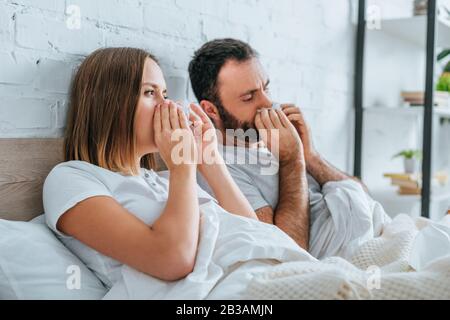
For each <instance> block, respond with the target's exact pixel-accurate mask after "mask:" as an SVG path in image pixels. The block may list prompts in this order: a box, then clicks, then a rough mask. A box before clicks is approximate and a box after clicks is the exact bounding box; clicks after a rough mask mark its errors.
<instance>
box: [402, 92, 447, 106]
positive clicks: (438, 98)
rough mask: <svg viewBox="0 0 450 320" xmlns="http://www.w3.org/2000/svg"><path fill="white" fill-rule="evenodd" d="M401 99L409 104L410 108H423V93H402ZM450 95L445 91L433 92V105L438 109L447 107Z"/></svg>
mask: <svg viewBox="0 0 450 320" xmlns="http://www.w3.org/2000/svg"><path fill="white" fill-rule="evenodd" d="M400 95H401V97H402V98H403V101H405V102H407V103H409V104H410V105H411V106H423V105H424V104H425V92H423V91H402V92H401V94H400ZM449 101H450V95H449V93H448V92H446V91H435V92H434V105H436V106H440V107H448V106H449Z"/></svg>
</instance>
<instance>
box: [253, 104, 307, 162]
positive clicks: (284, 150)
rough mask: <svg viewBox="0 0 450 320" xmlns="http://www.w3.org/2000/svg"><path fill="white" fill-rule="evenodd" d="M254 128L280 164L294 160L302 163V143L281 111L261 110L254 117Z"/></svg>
mask: <svg viewBox="0 0 450 320" xmlns="http://www.w3.org/2000/svg"><path fill="white" fill-rule="evenodd" d="M255 126H256V129H258V130H259V133H260V134H261V138H262V140H263V142H264V143H265V144H266V146H267V148H269V150H270V151H271V152H272V154H273V155H275V156H276V157H277V158H278V159H279V161H280V163H282V162H290V161H295V160H300V161H302V162H304V156H303V144H302V141H301V140H300V137H299V135H297V134H296V129H295V127H294V126H293V124H292V123H291V122H290V121H289V119H288V117H287V116H286V115H285V114H284V113H283V112H282V111H280V110H273V109H261V111H259V112H258V113H257V115H256V117H255Z"/></svg>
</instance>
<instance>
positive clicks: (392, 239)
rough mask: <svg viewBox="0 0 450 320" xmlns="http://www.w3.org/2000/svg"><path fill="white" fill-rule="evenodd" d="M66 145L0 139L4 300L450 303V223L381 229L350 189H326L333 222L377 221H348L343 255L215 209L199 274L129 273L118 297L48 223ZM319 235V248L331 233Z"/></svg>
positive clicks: (374, 209)
mask: <svg viewBox="0 0 450 320" xmlns="http://www.w3.org/2000/svg"><path fill="white" fill-rule="evenodd" d="M62 146H63V141H62V139H60V138H55V139H53V138H50V139H0V152H1V159H0V299H402V298H406V299H442V298H443V299H450V221H448V219H447V220H446V221H444V222H443V223H441V224H437V223H431V221H429V220H426V219H423V218H418V219H416V220H413V219H411V218H410V217H408V216H406V215H399V216H398V217H396V218H395V219H394V220H393V221H389V223H388V222H387V221H385V220H383V219H381V220H380V217H382V213H383V212H382V208H380V206H377V205H376V204H373V203H369V202H367V203H366V202H364V201H365V200H364V201H363V200H361V201H360V202H361V203H355V202H352V201H353V200H351V199H352V198H358V197H362V198H364V197H366V196H365V193H363V192H364V191H363V190H362V188H361V187H360V186H359V185H357V184H356V183H354V182H352V181H350V180H348V181H347V182H344V183H330V184H328V185H327V186H326V188H325V187H324V190H325V191H324V192H329V194H328V196H329V198H328V200H329V202H330V205H331V204H332V207H333V208H334V209H333V210H335V212H332V214H335V215H336V216H333V217H330V219H328V220H329V221H328V223H331V224H332V223H334V222H333V221H337V220H339V219H336V217H337V215H341V216H344V217H347V219H349V218H348V217H350V216H352V215H353V216H355V215H359V216H361V217H362V216H363V215H364V214H367V213H368V214H369V216H368V217H365V218H364V219H363V220H364V221H363V222H364V223H366V224H367V230H368V232H361V230H360V229H361V226H362V224H361V223H360V224H358V223H355V224H354V225H353V226H351V224H352V223H353V220H352V221H349V220H343V226H342V228H346V229H345V230H340V232H339V233H337V236H339V239H343V238H342V237H341V234H349V235H351V236H350V239H344V240H345V241H344V242H345V245H344V244H343V245H342V246H341V248H339V250H337V251H336V250H334V249H333V250H331V249H330V250H329V252H328V253H329V254H327V252H326V251H325V252H322V253H321V257H320V258H319V257H316V256H312V255H311V254H309V253H308V252H306V251H304V250H302V249H300V248H299V247H298V246H297V245H296V244H295V243H294V242H293V241H292V239H290V238H289V237H287V235H285V234H284V233H283V232H281V231H280V230H279V229H278V228H277V227H274V226H270V225H267V224H263V223H261V222H258V221H251V222H249V221H248V219H245V218H242V217H237V216H235V215H230V214H229V213H227V212H224V211H221V210H219V209H218V208H217V206H216V207H212V203H209V204H204V205H202V207H201V208H202V209H203V211H205V212H208V214H204V213H203V214H202V218H201V228H200V229H201V234H200V243H199V250H198V255H197V260H196V265H195V267H194V271H193V272H192V274H190V275H189V276H188V277H186V278H185V279H182V280H180V281H178V282H175V283H166V282H164V281H160V280H158V279H155V278H152V277H150V276H147V275H144V274H142V273H139V272H137V271H136V270H133V269H132V268H129V267H127V266H124V268H123V278H124V279H123V281H122V283H119V284H118V285H117V286H116V285H115V286H114V287H113V288H112V289H111V290H109V288H108V289H107V288H105V287H104V285H103V284H102V283H101V281H100V280H99V279H98V278H96V276H95V275H94V274H93V273H92V272H91V271H90V270H89V269H88V268H87V267H86V266H85V265H84V264H83V263H82V262H81V261H80V260H79V259H78V258H77V257H76V256H74V255H73V254H72V253H71V252H70V251H69V250H68V249H67V248H65V247H64V245H63V244H62V243H61V242H59V240H58V239H57V238H56V237H55V236H54V234H53V233H52V232H51V231H50V229H49V228H48V227H47V226H46V224H45V219H44V217H43V215H42V214H43V205H42V185H43V182H44V180H45V178H46V176H47V174H48V173H49V171H50V170H51V169H52V168H53V167H54V166H55V165H56V164H58V163H60V162H61V161H63V159H62ZM158 163H159V166H158V168H157V169H163V166H162V162H161V161H158ZM346 184H347V185H346ZM343 190H344V191H345V192H343ZM349 201H350V202H349ZM363 202H364V203H363ZM355 204H356V205H355ZM208 206H210V207H208ZM333 210H332V211H333ZM355 210H356V211H355ZM357 210H359V211H360V212H359V213H358V211H357ZM353 219H354V218H353ZM354 220H358V219H354ZM349 222H352V223H349ZM321 228H322V229H321ZM352 228H353V229H352ZM364 228H366V227H364ZM312 230H313V231H314V230H315V226H314V223H312ZM317 230H319V231H320V232H317V233H318V235H316V236H314V235H312V238H313V239H312V242H313V246H312V247H314V241H315V240H314V237H316V238H317V239H319V240H320V237H319V234H320V233H321V232H322V234H323V233H324V232H327V231H326V229H325V227H319V229H317ZM313 231H312V232H313ZM355 231H357V234H356V233H355ZM268 234H270V235H271V237H268V236H267V235H268ZM330 237H331V236H330ZM333 239H334V238H333ZM336 239H338V238H336ZM336 241H337V240H336ZM339 241H340V240H339ZM316 242H317V243H320V241H316ZM321 245H322V244H321ZM344 249H345V250H344ZM435 249H437V250H435ZM311 250H314V248H312V249H311ZM125 287H126V288H128V290H124V288H125Z"/></svg>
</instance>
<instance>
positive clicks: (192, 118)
mask: <svg viewBox="0 0 450 320" xmlns="http://www.w3.org/2000/svg"><path fill="white" fill-rule="evenodd" d="M189 120H190V121H192V123H193V124H197V123H203V121H202V119H201V118H200V117H199V116H198V115H197V114H196V113H193V112H189Z"/></svg>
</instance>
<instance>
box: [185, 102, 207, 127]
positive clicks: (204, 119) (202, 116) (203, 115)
mask: <svg viewBox="0 0 450 320" xmlns="http://www.w3.org/2000/svg"><path fill="white" fill-rule="evenodd" d="M189 107H190V108H191V109H192V111H194V112H195V114H196V115H198V116H199V117H200V119H201V120H202V122H203V123H204V124H209V123H211V119H209V117H208V116H207V114H206V113H205V111H203V109H202V108H201V107H200V106H199V105H196V104H195V103H191V104H190V105H189Z"/></svg>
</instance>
